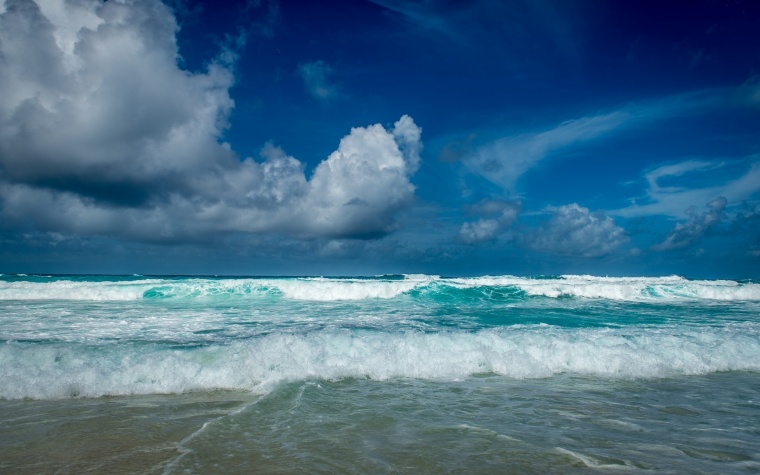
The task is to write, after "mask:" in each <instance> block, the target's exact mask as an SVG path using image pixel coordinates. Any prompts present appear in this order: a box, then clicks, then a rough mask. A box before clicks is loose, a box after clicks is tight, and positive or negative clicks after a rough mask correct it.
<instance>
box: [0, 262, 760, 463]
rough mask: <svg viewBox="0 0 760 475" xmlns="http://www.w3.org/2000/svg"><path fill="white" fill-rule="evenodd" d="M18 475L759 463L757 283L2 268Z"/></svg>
mask: <svg viewBox="0 0 760 475" xmlns="http://www.w3.org/2000/svg"><path fill="white" fill-rule="evenodd" d="M0 472H2V473H13V474H25V473H29V474H32V473H34V474H40V473H155V474H187V473H189V474H209V473H230V474H233V473H234V474H237V473H283V474H285V473H288V474H290V473H409V474H419V473H431V474H432V473H541V474H543V473H621V472H622V473H629V472H630V473H638V472H646V473H652V472H657V473H691V474H696V473H705V474H707V473H709V474H714V473H760V282H758V281H750V280H745V281H732V280H689V279H686V278H683V277H678V276H669V277H629V278H625V277H617V278H612V277H593V276H572V275H566V276H540V277H516V276H485V277H474V278H450V277H438V276H428V275H387V276H377V277H366V278H356V277H345V278H321V277H320V278H306V277H303V278H295V277H282V278H272V277H261V278H259V277H208V276H197V277H188V276H161V277H153V276H73V275H69V276H43V275H2V276H0Z"/></svg>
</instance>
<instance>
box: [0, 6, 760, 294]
mask: <svg viewBox="0 0 760 475" xmlns="http://www.w3.org/2000/svg"><path fill="white" fill-rule="evenodd" d="M758 32H760V2H757V1H754V0H688V1H676V0H666V1H646V0H620V1H614V2H607V1H601V0H515V1H511V2H500V1H495V0H473V1H469V2H458V1H444V0H419V1H412V0H352V1H348V0H347V1H319V2H316V1H296V0H247V1H246V0H240V1H229V2H218V1H215V2H210V1H198V0H166V1H165V2H161V1H159V0H109V1H106V2H103V1H100V0H4V1H3V0H0V91H2V93H0V273H107V274H131V273H137V274H204V275H214V274H234V275H377V274H389V273H425V274H440V275H485V274H490V275H505V274H510V275H559V274H593V275H611V276H620V275H643V276H650V275H674V274H677V275H683V276H686V277H693V278H731V279H745V278H760V33H758Z"/></svg>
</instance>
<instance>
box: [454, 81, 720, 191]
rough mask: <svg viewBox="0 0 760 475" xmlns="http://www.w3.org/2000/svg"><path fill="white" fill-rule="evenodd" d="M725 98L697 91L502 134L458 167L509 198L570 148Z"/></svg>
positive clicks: (473, 153)
mask: <svg viewBox="0 0 760 475" xmlns="http://www.w3.org/2000/svg"><path fill="white" fill-rule="evenodd" d="M725 97H726V91H720V90H705V91H697V92H695V93H689V94H681V95H676V96H671V97H667V98H664V99H658V100H653V101H649V102H644V103H641V104H637V105H631V106H627V107H623V108H621V109H618V110H616V111H613V112H609V113H604V114H597V115H591V116H585V117H581V118H578V119H573V120H568V121H565V122H563V123H561V124H559V125H557V126H554V127H551V128H548V129H545V130H540V131H533V132H522V133H513V134H506V135H505V136H503V137H501V138H499V139H496V140H494V141H491V142H489V143H486V144H483V145H481V146H479V147H475V148H473V150H472V152H471V153H470V155H468V156H467V157H465V158H464V159H463V160H462V162H463V163H464V165H465V167H466V168H467V169H468V170H469V171H470V172H471V173H475V174H477V175H480V176H483V177H484V178H486V179H487V180H489V181H491V182H492V183H494V184H496V185H498V186H500V187H502V188H503V189H504V190H505V191H511V192H514V191H516V189H517V185H518V181H519V179H520V178H521V177H522V176H523V175H524V174H525V173H526V172H528V171H529V170H531V169H532V168H534V167H536V166H537V165H538V164H539V163H540V162H542V161H544V160H546V159H548V158H550V157H556V156H560V155H561V154H562V152H563V151H565V150H567V149H569V148H571V147H573V146H577V145H579V144H582V143H585V142H590V141H593V140H602V139H604V138H606V137H609V136H611V135H612V134H614V133H615V132H619V131H622V130H626V129H628V128H631V127H633V126H640V125H641V124H649V123H654V122H656V121H659V120H663V119H666V118H668V117H673V116H675V115H677V114H683V113H686V112H693V111H695V110H697V109H699V108H705V107H709V106H711V105H713V104H715V103H716V102H721V101H724V100H725Z"/></svg>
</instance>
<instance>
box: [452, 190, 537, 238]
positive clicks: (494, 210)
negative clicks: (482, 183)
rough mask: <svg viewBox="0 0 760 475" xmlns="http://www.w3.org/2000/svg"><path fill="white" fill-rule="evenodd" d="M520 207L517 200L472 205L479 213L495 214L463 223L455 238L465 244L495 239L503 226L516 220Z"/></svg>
mask: <svg viewBox="0 0 760 475" xmlns="http://www.w3.org/2000/svg"><path fill="white" fill-rule="evenodd" d="M521 207H522V205H521V203H520V202H519V201H499V200H487V201H483V202H481V203H479V204H478V205H476V206H474V207H473V210H474V211H475V212H477V213H480V214H486V215H495V216H493V217H491V218H481V219H479V220H477V221H472V222H465V223H463V224H462V227H461V228H460V229H459V234H458V235H457V239H458V240H459V241H462V242H464V243H467V244H475V243H479V242H485V241H491V240H493V239H496V238H497V237H498V236H499V235H500V234H501V233H502V231H504V229H505V228H507V227H508V226H510V225H511V224H512V223H514V222H515V220H517V215H518V214H519V213H520V209H521Z"/></svg>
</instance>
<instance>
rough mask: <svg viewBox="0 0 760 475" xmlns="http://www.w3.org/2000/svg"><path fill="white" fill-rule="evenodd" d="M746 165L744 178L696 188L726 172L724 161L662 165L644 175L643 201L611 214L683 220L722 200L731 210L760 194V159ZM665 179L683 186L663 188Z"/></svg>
mask: <svg viewBox="0 0 760 475" xmlns="http://www.w3.org/2000/svg"><path fill="white" fill-rule="evenodd" d="M746 161H749V165H748V168H747V169H746V171H744V172H743V173H742V174H741V175H739V176H735V178H732V179H728V180H724V181H722V182H718V183H715V184H713V185H710V186H702V187H696V186H694V183H703V182H704V180H705V179H710V178H711V174H714V172H715V170H718V169H721V168H725V167H726V166H727V164H726V163H725V162H723V161H706V160H686V161H683V162H679V163H674V164H668V165H662V166H660V167H657V168H655V169H654V170H651V171H649V172H647V173H646V174H645V175H644V179H645V180H646V182H647V189H646V191H645V195H644V196H643V197H641V198H637V199H636V200H634V203H633V204H631V205H630V206H627V207H625V208H621V209H618V210H614V211H610V213H611V214H614V215H616V216H623V217H639V216H654V215H664V216H671V217H674V218H681V217H682V216H683V215H684V212H685V211H686V210H687V209H688V208H690V207H691V206H701V204H703V203H707V202H710V201H712V200H714V199H715V198H717V197H719V196H722V197H724V198H725V199H726V200H727V204H728V206H731V205H732V204H735V203H739V202H742V201H744V200H747V199H751V198H752V197H753V196H756V195H757V193H758V192H760V157H757V156H754V157H748V158H747V160H746ZM746 161H745V162H746ZM664 179H667V180H670V181H671V182H675V180H677V179H680V186H676V185H675V184H671V185H670V186H662V185H661V184H660V181H661V180H664ZM711 181H713V182H714V181H715V179H712V180H711ZM640 202H644V204H639V203H640Z"/></svg>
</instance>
